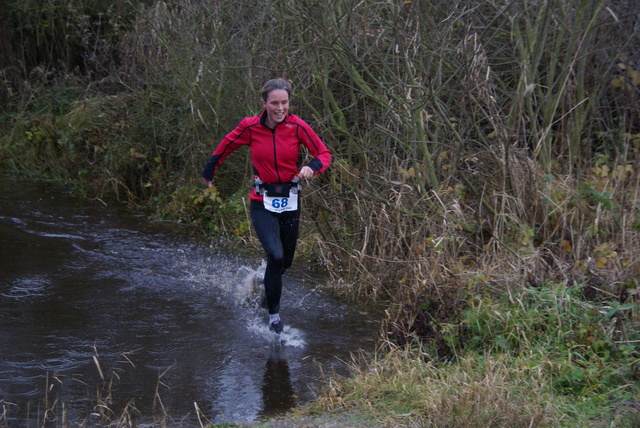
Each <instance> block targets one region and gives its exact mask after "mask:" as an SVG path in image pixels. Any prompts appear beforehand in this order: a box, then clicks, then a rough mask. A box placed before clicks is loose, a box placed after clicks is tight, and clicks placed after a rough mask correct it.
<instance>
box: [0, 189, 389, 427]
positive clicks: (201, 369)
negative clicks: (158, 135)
mask: <svg viewBox="0 0 640 428" xmlns="http://www.w3.org/2000/svg"><path fill="white" fill-rule="evenodd" d="M303 216H304V214H303ZM295 266H296V265H294V267H295ZM260 271H261V260H260V259H256V260H244V259H240V258H238V257H235V256H233V255H224V254H222V255H221V254H219V253H218V252H217V251H216V250H215V248H211V246H210V245H204V244H203V243H202V242H198V241H197V240H196V239H193V238H189V237H187V235H186V234H185V233H182V232H181V228H180V227H179V226H177V225H174V224H166V223H159V222H153V221H150V220H149V219H148V218H146V217H145V216H142V215H132V214H130V213H128V212H125V211H123V210H119V209H117V208H116V207H109V206H105V205H104V204H102V203H100V202H95V203H91V202H87V201H84V200H81V199H78V198H74V197H71V196H70V195H68V194H67V193H66V192H65V191H64V190H62V189H60V188H59V187H56V186H54V185H50V184H46V183H42V182H35V181H28V180H22V179H20V180H18V179H7V178H0V416H3V418H2V419H0V421H1V420H4V421H5V423H9V424H10V426H14V425H16V426H29V425H32V426H43V423H44V422H46V421H45V419H49V420H50V421H51V422H53V423H61V422H65V421H66V423H68V424H69V423H76V422H82V423H85V424H87V425H91V424H93V423H95V422H99V421H101V420H102V421H104V419H101V418H100V417H98V415H99V414H100V413H104V414H107V415H110V417H111V418H113V419H114V420H115V419H117V418H118V417H119V415H121V414H122V411H123V409H125V408H129V409H131V413H132V414H134V415H136V418H137V419H139V420H141V421H153V420H154V418H155V419H156V420H157V419H158V417H159V416H160V417H162V418H165V420H169V421H173V422H172V423H174V424H184V425H185V426H200V423H201V422H202V423H205V422H206V421H209V422H211V423H216V424H220V423H242V422H250V421H255V420H257V419H259V418H262V417H268V416H276V415H280V414H283V413H284V412H286V411H287V410H290V409H292V408H293V407H295V406H297V405H300V404H302V403H306V402H309V401H310V400H312V399H313V397H314V392H316V391H317V390H318V388H321V387H322V386H323V384H322V382H323V381H322V375H321V374H322V373H323V372H324V373H330V372H332V371H333V370H335V371H337V372H339V373H341V372H343V371H344V361H348V360H349V359H350V355H351V353H357V352H358V351H359V350H360V349H364V350H367V351H371V350H372V349H373V346H374V340H375V338H376V336H377V333H378V331H377V329H378V327H377V324H376V322H375V320H374V318H375V317H373V316H371V315H370V314H367V313H363V312H361V311H359V310H358V309H356V308H352V307H350V306H349V305H346V304H344V303H341V302H339V301H337V300H335V299H333V298H332V297H330V296H329V295H328V294H327V293H325V292H324V291H323V288H324V287H323V286H324V284H323V281H324V280H322V281H320V280H313V279H310V277H308V276H306V275H304V272H303V271H301V270H300V268H299V267H298V270H297V271H296V269H292V271H291V272H288V273H287V275H285V279H284V291H283V299H282V305H281V306H282V312H281V315H282V318H283V321H284V323H285V326H286V327H285V331H284V332H283V334H282V336H281V338H279V339H278V338H277V337H276V336H275V334H274V333H271V332H269V331H268V329H267V326H266V320H267V316H266V311H265V310H264V309H261V308H259V305H258V304H257V302H258V301H259V298H260V296H259V291H258V290H256V289H255V288H254V286H253V285H254V280H253V278H254V277H255V275H259V274H260ZM127 406H128V407H127ZM93 419H95V420H93ZM0 425H1V423H0Z"/></svg>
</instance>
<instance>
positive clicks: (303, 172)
mask: <svg viewBox="0 0 640 428" xmlns="http://www.w3.org/2000/svg"><path fill="white" fill-rule="evenodd" d="M298 177H300V178H311V177H313V170H312V169H311V168H309V167H308V166H303V167H302V168H300V172H299V173H298Z"/></svg>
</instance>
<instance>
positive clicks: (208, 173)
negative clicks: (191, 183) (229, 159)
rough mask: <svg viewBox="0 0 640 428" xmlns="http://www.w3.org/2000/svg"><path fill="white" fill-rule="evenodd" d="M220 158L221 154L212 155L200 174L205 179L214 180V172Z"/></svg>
mask: <svg viewBox="0 0 640 428" xmlns="http://www.w3.org/2000/svg"><path fill="white" fill-rule="evenodd" d="M218 159H220V155H212V156H211V157H210V158H209V160H208V161H207V164H206V165H205V166H204V169H203V170H202V172H201V173H200V176H201V177H202V178H204V179H205V180H208V181H212V180H213V174H214V173H215V171H216V164H217V163H218Z"/></svg>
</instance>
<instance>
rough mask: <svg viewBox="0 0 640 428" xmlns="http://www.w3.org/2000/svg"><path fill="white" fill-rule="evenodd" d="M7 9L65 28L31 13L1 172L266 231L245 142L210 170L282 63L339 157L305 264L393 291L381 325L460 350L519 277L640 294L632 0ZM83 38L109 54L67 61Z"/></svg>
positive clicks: (361, 294)
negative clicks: (479, 305) (251, 199)
mask: <svg viewBox="0 0 640 428" xmlns="http://www.w3.org/2000/svg"><path fill="white" fill-rule="evenodd" d="M9 3H10V4H11V6H12V8H10V11H12V13H13V14H14V16H15V17H16V19H18V20H19V21H20V22H24V23H36V22H38V21H37V20H38V19H42V20H43V21H46V22H47V23H49V24H50V26H49V27H46V31H48V33H47V35H48V38H47V39H46V40H45V39H44V38H42V37H41V36H42V34H41V32H42V31H45V30H42V29H36V26H35V25H32V24H30V25H25V26H22V27H21V30H20V31H22V32H24V33H23V34H22V35H23V36H24V40H31V41H36V42H37V43H36V45H35V46H37V49H36V50H35V51H36V53H37V55H39V57H38V58H42V60H41V61H40V62H38V61H35V59H34V58H35V57H32V56H29V55H31V54H32V52H27V50H26V45H24V46H22V45H20V49H17V52H22V56H23V57H24V60H23V62H22V63H21V64H22V67H23V70H22V72H21V80H20V79H19V80H20V85H18V86H16V85H15V83H13V82H15V79H14V77H11V78H9V74H8V71H2V73H3V74H2V76H3V80H2V81H3V82H4V83H3V84H4V87H5V89H6V91H5V92H6V93H7V94H13V96H12V97H10V100H9V101H10V102H9V107H10V108H9V109H8V110H7V111H8V112H9V113H7V114H5V115H3V119H2V122H1V126H2V129H3V134H2V136H1V137H0V162H2V165H3V166H4V167H6V168H9V169H11V170H13V171H21V172H25V173H32V174H33V173H40V174H43V175H46V176H54V177H58V178H61V179H63V180H66V181H67V182H69V183H74V185H75V186H77V187H78V188H79V189H81V190H82V191H83V192H84V193H85V194H86V195H87V196H89V197H94V198H100V199H101V200H109V199H110V198H114V197H115V198H119V199H120V200H124V201H126V202H128V203H130V204H132V205H135V206H138V207H143V208H146V209H149V210H152V211H153V212H155V214H156V215H158V216H161V217H165V218H171V219H174V220H178V221H181V222H189V223H194V224H196V225H197V226H198V227H199V228H200V229H201V230H203V231H204V232H205V233H206V234H208V235H215V236H216V237H220V236H222V237H225V238H230V239H232V240H235V239H238V238H239V240H240V241H241V242H250V243H253V242H255V241H254V240H253V239H252V237H251V232H250V225H249V223H248V221H247V216H246V213H245V204H244V201H243V196H244V194H245V193H246V189H247V181H248V179H249V178H250V176H251V165H250V162H249V159H248V156H247V157H246V158H245V160H244V162H243V161H241V160H240V161H237V162H231V163H227V164H225V166H224V168H225V173H224V174H221V175H220V177H219V178H217V179H216V188H215V189H212V190H202V188H199V187H197V186H198V183H197V180H198V178H197V174H198V171H199V169H200V168H201V167H202V163H203V162H204V160H205V159H206V158H207V156H208V155H209V154H210V152H211V151H212V149H213V146H214V145H215V144H216V143H217V142H218V141H219V140H220V139H221V138H222V136H223V135H224V133H225V132H226V131H228V130H229V129H231V128H232V127H233V126H235V125H236V124H237V122H238V120H239V118H240V117H242V116H245V115H249V114H255V113H257V112H258V111H259V109H260V105H259V102H258V100H257V99H256V96H255V92H256V89H257V88H258V87H259V86H260V85H261V83H262V82H264V81H265V80H266V79H268V78H271V77H274V76H284V77H286V78H288V79H291V80H292V82H293V83H294V88H295V91H294V92H295V97H294V98H293V100H292V108H293V111H294V112H295V113H298V114H300V116H302V117H304V118H305V119H306V120H308V121H309V122H310V123H311V125H312V126H313V127H314V129H316V130H318V132H319V134H321V135H322V137H323V138H324V139H325V140H326V142H327V143H328V144H329V146H330V147H331V149H332V151H333V153H334V163H333V165H332V167H331V168H330V169H329V170H328V171H327V173H326V174H323V175H322V176H320V177H318V178H317V179H315V180H313V181H311V182H310V184H309V186H308V187H307V189H306V196H305V205H304V206H305V215H304V216H303V219H304V220H303V228H304V231H303V234H302V236H303V238H302V240H301V242H300V248H301V250H302V251H301V256H302V257H300V258H299V259H298V261H299V262H301V263H307V264H309V265H312V266H315V267H317V268H318V269H322V270H323V271H324V272H326V273H328V274H329V275H330V276H331V279H332V281H330V282H331V284H330V286H331V287H332V288H333V289H334V290H335V291H336V292H337V293H339V294H341V295H343V296H344V297H346V298H349V299H352V300H354V301H356V300H357V301H361V302H384V304H385V305H386V306H387V310H388V314H389V320H388V326H389V329H388V331H390V332H391V333H390V334H386V332H385V335H384V337H385V338H386V339H393V340H394V341H395V343H397V344H402V345H405V344H406V345H408V346H410V345H411V344H415V342H416V341H417V342H420V343H422V345H423V346H427V348H428V349H429V352H431V353H432V354H434V355H435V356H436V357H437V358H442V359H443V360H448V359H450V358H453V357H456V356H458V357H459V356H460V355H458V354H459V351H458V350H456V348H455V343H453V342H455V340H454V338H455V337H456V336H455V335H453V336H452V335H450V334H447V332H448V331H449V330H450V329H453V328H454V327H452V326H457V325H463V324H461V323H462V320H463V319H464V316H465V313H467V312H466V311H468V310H469V308H472V307H473V306H474V304H475V302H476V300H475V299H480V300H482V299H484V298H490V299H495V298H496V296H500V295H501V294H502V293H505V292H509V291H512V290H514V288H518V287H519V288H522V289H524V288H526V287H530V286H540V287H546V285H547V284H549V283H553V284H558V283H559V284H563V285H565V286H566V287H568V288H573V289H576V290H583V291H584V292H585V293H587V295H588V296H589V299H588V300H590V301H591V302H592V304H594V305H601V304H603V303H602V302H603V300H602V299H603V298H604V297H606V298H607V299H609V301H610V302H618V303H619V304H620V305H623V307H624V305H626V304H635V302H636V300H634V299H637V293H638V291H637V290H638V280H637V278H638V275H639V274H640V261H639V260H640V255H639V254H638V248H640V245H639V242H638V239H639V236H638V230H639V228H640V227H639V225H640V212H639V209H640V205H639V199H638V196H639V195H638V192H639V190H638V189H639V188H640V186H639V185H640V166H639V165H640V163H639V162H640V160H639V159H640V137H639V136H640V130H639V129H638V117H640V116H639V115H640V110H639V109H638V103H637V94H638V89H639V88H640V77H639V76H640V74H639V71H638V63H639V61H640V60H639V59H638V57H637V52H638V51H640V50H639V49H638V40H637V37H636V36H635V28H636V26H637V13H636V11H635V9H634V8H633V2H613V1H607V0H598V1H595V2H594V1H586V0H579V1H566V0H545V1H542V2H528V1H524V0H522V1H512V2H499V1H479V0H478V1H464V2H463V1H457V0H456V1H451V2H424V1H413V2H412V1H407V2H360V1H355V0H343V1H333V0H321V1H315V2H309V1H295V2H293V1H284V2H282V1H281V2H274V1H271V0H261V1H259V2H258V3H256V2H255V1H253V2H249V1H245V0H240V1H235V2H226V1H209V2H203V1H199V0H189V1H185V2H167V1H164V2H155V1H148V2H142V3H141V4H139V5H138V6H136V7H134V6H133V4H132V3H131V2H118V4H119V6H118V8H112V9H109V10H108V11H103V12H104V13H103V14H102V15H99V14H98V15H99V18H100V19H101V20H93V21H91V20H87V19H85V18H83V16H85V15H86V16H93V15H91V13H90V12H89V11H87V10H86V8H89V7H90V6H91V7H94V6H95V7H96V10H97V11H100V9H99V8H98V6H97V3H96V4H93V3H92V2H90V1H89V0H85V1H79V2H78V3H73V2H72V3H70V4H74V5H76V6H77V7H76V10H77V11H78V12H77V16H76V15H74V16H72V17H70V16H69V15H70V14H74V13H76V12H73V11H72V10H71V9H69V7H70V6H68V5H67V6H65V7H61V8H59V9H56V8H51V7H47V8H45V9H43V10H44V13H43V14H40V15H38V14H35V13H34V11H33V10H31V9H29V7H28V3H24V4H23V3H21V4H20V5H18V3H19V2H9ZM83 8H85V9H83ZM62 22H71V23H74V25H73V26H72V29H67V30H69V31H76V33H75V35H74V36H73V37H69V38H68V39H65V41H63V40H62V39H61V38H60V35H61V34H62V33H61V30H60V28H61V27H60V26H61V23H62ZM96 22H100V25H97V24H96ZM42 28H45V27H42ZM98 30H100V31H103V32H100V31H98ZM15 31H17V30H16V29H14V32H15ZM15 34H17V33H15ZM99 34H100V35H99ZM83 35H85V36H83ZM82 37H85V38H84V39H83V38H82ZM49 39H50V40H49ZM74 40H75V42H74V43H76V42H78V41H81V43H80V42H78V43H80V44H81V46H82V47H83V48H82V50H81V51H82V52H85V53H92V54H93V56H91V58H92V60H91V61H88V60H85V62H86V64H85V65H84V66H83V67H84V68H79V69H77V70H75V71H69V70H68V69H67V68H65V66H63V65H61V64H64V63H68V62H69V60H70V59H71V58H70V57H68V56H65V55H66V54H65V53H63V50H64V49H66V48H68V47H69V46H71V45H70V43H72V42H73V41H74ZM90 42H91V43H90ZM107 45H109V46H110V47H109V49H106V46H107ZM91 46H93V48H92V49H93V50H91V49H90V47H91ZM28 54H29V55H28ZM45 54H46V55H45ZM87 58H89V57H87ZM56 61H57V62H56ZM61 70H66V71H65V72H64V73H63V72H62V71H61ZM88 70H93V71H91V72H89V71H88ZM60 88H65V90H61V89H60ZM256 248H257V246H256ZM621 325H624V326H625V327H624V329H627V330H628V331H631V327H630V324H628V321H624V322H622V324H621ZM445 327H446V328H445ZM448 329H449V330H448ZM487 329H488V326H487ZM451 341H453V342H451ZM627 346H630V347H631V348H633V352H636V353H637V352H638V351H637V347H636V345H634V342H629V343H627Z"/></svg>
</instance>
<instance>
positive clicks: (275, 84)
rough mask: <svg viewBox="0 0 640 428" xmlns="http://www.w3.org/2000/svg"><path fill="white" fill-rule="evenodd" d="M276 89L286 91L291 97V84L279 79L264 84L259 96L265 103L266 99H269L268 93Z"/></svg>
mask: <svg viewBox="0 0 640 428" xmlns="http://www.w3.org/2000/svg"><path fill="white" fill-rule="evenodd" d="M276 89H284V90H285V91H287V94H289V96H291V83H289V82H287V81H286V80H284V79H280V78H278V79H271V80H269V81H268V82H267V83H265V84H264V86H263V87H262V89H261V90H260V96H261V97H262V99H263V100H265V101H267V98H269V93H270V92H271V91H275V90H276Z"/></svg>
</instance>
